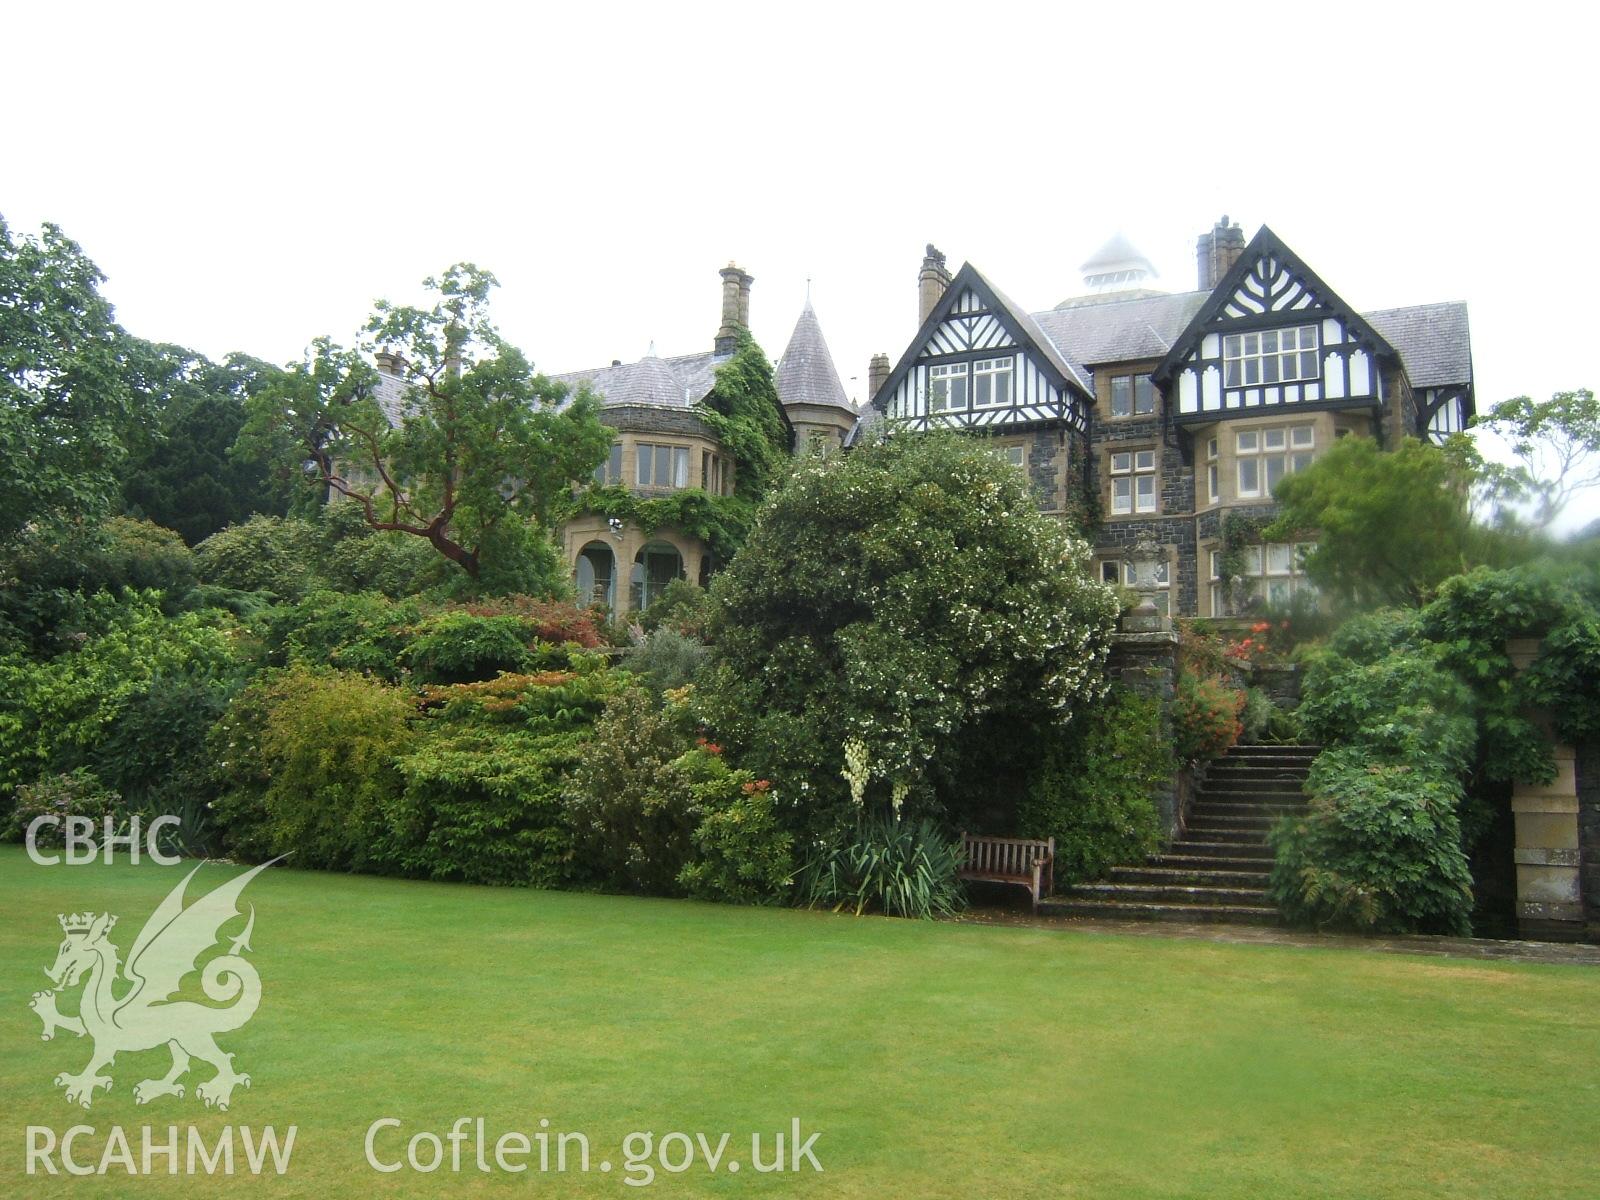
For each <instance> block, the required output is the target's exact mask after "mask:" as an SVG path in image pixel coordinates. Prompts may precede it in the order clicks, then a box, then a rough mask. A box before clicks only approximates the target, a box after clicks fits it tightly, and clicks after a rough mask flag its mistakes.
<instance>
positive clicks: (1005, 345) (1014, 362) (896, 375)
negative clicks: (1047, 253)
mask: <svg viewBox="0 0 1600 1200" xmlns="http://www.w3.org/2000/svg"><path fill="white" fill-rule="evenodd" d="M1091 402H1092V394H1091V392H1090V390H1089V387H1088V385H1087V383H1086V382H1085V381H1084V380H1083V378H1082V377H1081V376H1080V375H1079V374H1078V372H1077V371H1076V370H1074V368H1073V367H1072V366H1071V365H1070V364H1069V363H1068V362H1067V361H1066V359H1065V358H1063V357H1062V355H1061V353H1060V352H1059V351H1058V350H1057V349H1056V348H1055V346H1054V345H1052V344H1051V342H1050V339H1049V338H1047V337H1046V336H1045V335H1044V333H1043V331H1042V330H1040V328H1039V326H1038V324H1037V323H1036V322H1035V321H1034V319H1033V318H1032V317H1030V316H1029V315H1028V314H1027V313H1026V312H1024V311H1023V310H1022V309H1020V308H1018V307H1017V306H1016V305H1014V304H1013V303H1012V302H1011V301H1010V300H1008V299H1006V297H1005V296H1004V295H1003V294H1002V293H1001V292H1000V291H999V290H997V289H996V288H995V287H994V285H993V284H991V283H990V282H989V281H988V280H987V279H985V278H984V277H983V275H982V274H980V273H979V272H978V270H977V269H976V268H975V267H973V266H972V264H971V263H968V264H966V265H965V266H963V267H962V268H961V270H960V271H959V272H957V274H956V276H955V278H954V279H953V280H951V281H950V284H949V286H948V287H947V288H946V289H945V291H944V295H943V296H942V297H941V298H940V300H939V302H938V303H937V304H936V305H934V307H933V311H932V312H930V313H929V314H928V316H927V318H926V320H924V321H923V323H922V327H921V329H919V330H918V331H917V335H916V337H915V338H913V339H912V342H911V345H910V347H909V348H908V349H907V350H906V352H905V354H904V355H903V356H902V357H901V359H900V361H899V363H898V364H897V365H896V366H895V368H894V369H893V370H892V371H891V372H890V373H889V377H888V379H887V380H886V381H885V382H884V383H883V385H882V387H880V388H879V390H878V393H877V395H876V396H874V397H873V405H874V406H875V407H876V408H877V409H878V411H879V412H881V413H882V414H883V416H884V417H885V418H886V419H887V420H888V421H889V422H890V423H891V424H893V425H895V426H899V427H903V428H912V429H936V428H955V429H985V430H989V431H995V432H997V431H999V430H1000V429H1002V428H1005V427H1013V426H1027V425H1033V424H1040V423H1046V422H1049V423H1064V424H1065V425H1066V426H1068V427H1069V428H1072V429H1075V430H1079V431H1082V430H1084V429H1086V428H1087V415H1086V414H1087V408H1088V405H1089V404H1090V403H1091Z"/></svg>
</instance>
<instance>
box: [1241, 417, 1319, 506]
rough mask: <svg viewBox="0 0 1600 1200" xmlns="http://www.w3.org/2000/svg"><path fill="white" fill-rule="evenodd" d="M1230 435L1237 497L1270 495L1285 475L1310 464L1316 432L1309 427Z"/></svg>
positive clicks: (1251, 431)
mask: <svg viewBox="0 0 1600 1200" xmlns="http://www.w3.org/2000/svg"><path fill="white" fill-rule="evenodd" d="M1234 436H1235V437H1236V439H1237V441H1236V442H1235V451H1236V453H1237V455H1238V473H1239V491H1238V494H1239V495H1240V496H1241V497H1244V496H1270V495H1272V489H1273V488H1275V487H1277V486H1278V481H1279V480H1280V479H1282V478H1283V477H1284V476H1285V475H1287V474H1289V473H1291V472H1293V471H1303V470H1305V469H1306V468H1307V467H1309V466H1310V465H1311V459H1312V452H1313V451H1314V450H1315V448H1316V429H1315V428H1314V427H1313V426H1311V425H1290V426H1288V427H1280V428H1277V429H1245V430H1240V431H1239V432H1238V433H1237V434H1235V435H1234Z"/></svg>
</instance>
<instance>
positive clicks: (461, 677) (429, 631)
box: [400, 612, 533, 683]
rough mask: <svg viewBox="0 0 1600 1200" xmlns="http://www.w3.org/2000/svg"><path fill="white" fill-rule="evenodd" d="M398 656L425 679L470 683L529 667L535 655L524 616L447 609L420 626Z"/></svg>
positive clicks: (427, 680)
mask: <svg viewBox="0 0 1600 1200" xmlns="http://www.w3.org/2000/svg"><path fill="white" fill-rule="evenodd" d="M400 661H401V662H402V663H403V664H404V665H406V666H408V667H410V668H411V669H412V670H413V671H415V672H416V674H417V678H418V679H421V680H423V681H426V682H430V683H470V682H472V681H474V680H482V679H492V678H493V677H494V676H495V675H497V674H499V673H500V672H502V671H507V672H517V671H522V670H525V669H526V668H528V667H529V666H531V665H532V663H533V656H532V655H531V654H530V653H529V651H528V633H527V629H526V625H525V623H524V622H523V621H522V620H521V619H520V618H518V617H510V616H503V617H477V616H473V615H472V614H471V613H467V612H445V613H440V614H438V615H437V616H433V617H429V618H427V620H425V621H423V622H422V624H421V625H420V626H418V627H417V629H416V631H415V633H414V634H413V636H412V639H411V643H410V645H408V646H407V647H406V648H405V650H403V651H402V652H401V654H400Z"/></svg>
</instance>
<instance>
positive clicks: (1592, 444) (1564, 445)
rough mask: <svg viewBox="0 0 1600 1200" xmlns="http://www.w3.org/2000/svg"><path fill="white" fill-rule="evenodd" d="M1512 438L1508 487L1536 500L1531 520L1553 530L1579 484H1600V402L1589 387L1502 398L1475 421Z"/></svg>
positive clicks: (1516, 494) (1536, 525)
mask: <svg viewBox="0 0 1600 1200" xmlns="http://www.w3.org/2000/svg"><path fill="white" fill-rule="evenodd" d="M1473 428H1475V429H1485V430H1487V431H1489V432H1490V433H1493V434H1496V435H1498V436H1500V437H1502V438H1504V439H1505V440H1506V442H1507V443H1509V445H1510V446H1511V452H1512V453H1513V454H1515V455H1516V457H1517V463H1516V465H1515V466H1510V467H1500V468H1498V471H1499V472H1501V473H1503V481H1504V487H1505V490H1506V491H1507V492H1508V493H1509V494H1510V495H1511V496H1512V497H1514V498H1519V499H1524V500H1528V501H1531V502H1532V505H1533V511H1532V513H1531V515H1530V518H1529V519H1530V522H1531V524H1532V525H1533V527H1534V528H1535V529H1548V528H1549V527H1550V525H1551V524H1552V523H1553V522H1554V521H1555V519H1556V518H1557V517H1559V516H1560V515H1561V511H1562V509H1564V508H1565V507H1566V506H1567V502H1568V501H1569V500H1571V499H1572V494H1573V492H1575V491H1577V490H1578V489H1579V488H1585V487H1593V486H1595V485H1596V484H1600V401H1596V400H1595V395H1594V393H1593V392H1592V391H1590V390H1589V389H1588V388H1579V389H1578V390H1577V391H1573V392H1557V393H1555V394H1554V395H1553V396H1551V397H1550V399H1548V400H1542V401H1534V400H1531V399H1529V398H1528V397H1527V396H1517V397H1515V398H1513V399H1511V400H1502V401H1501V402H1500V403H1499V404H1496V405H1495V406H1494V407H1493V408H1492V409H1490V410H1489V414H1488V416H1486V417H1480V418H1478V419H1477V420H1475V421H1474V422H1473Z"/></svg>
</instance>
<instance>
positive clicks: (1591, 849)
mask: <svg viewBox="0 0 1600 1200" xmlns="http://www.w3.org/2000/svg"><path fill="white" fill-rule="evenodd" d="M1577 750H1578V755H1577V783H1578V887H1579V889H1580V891H1581V892H1582V895H1583V929H1584V940H1585V941H1590V942H1600V741H1593V742H1585V743H1583V744H1582V745H1580V746H1579V747H1578V748H1577Z"/></svg>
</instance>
